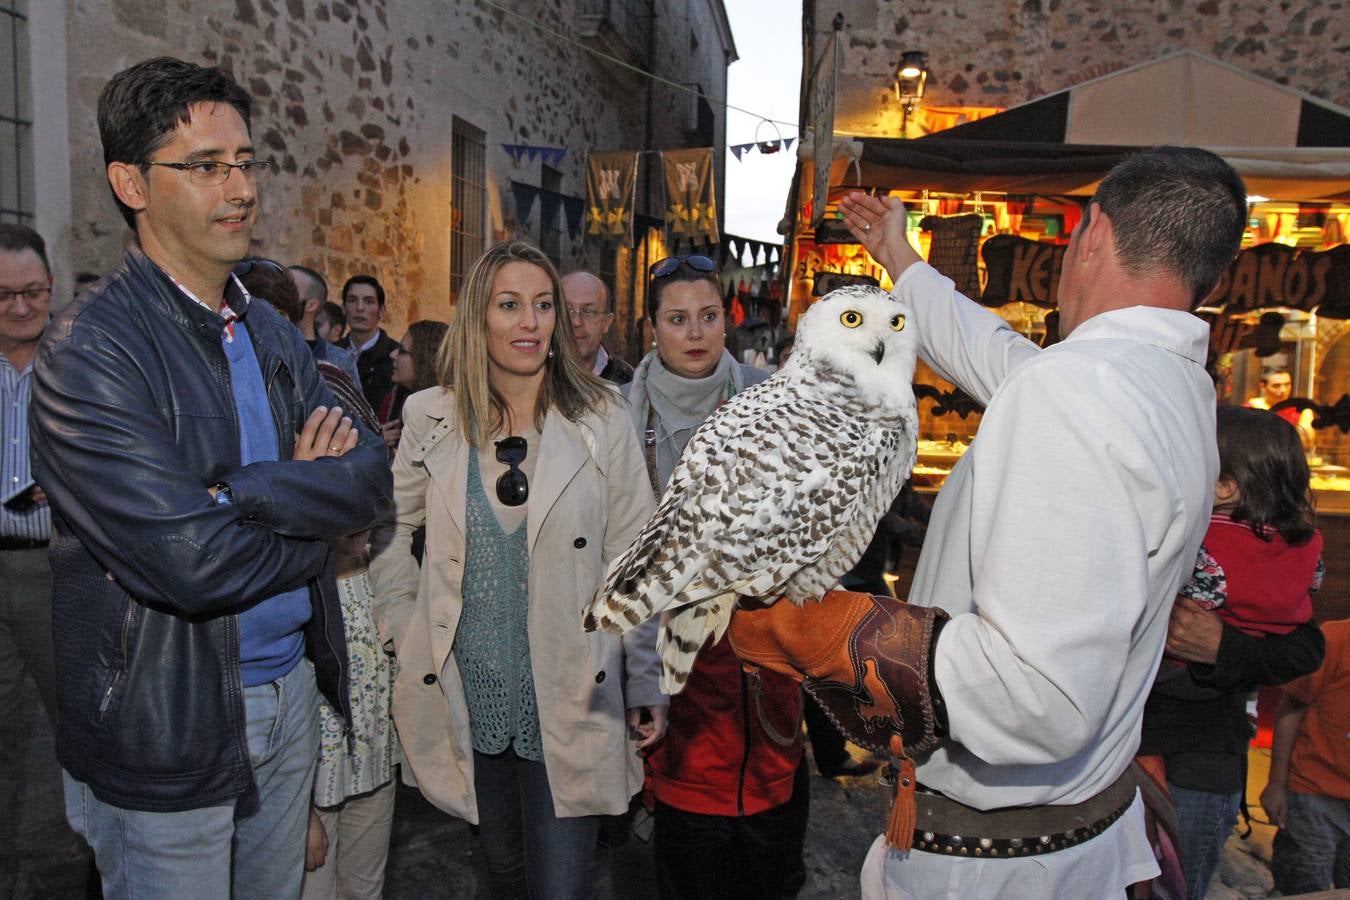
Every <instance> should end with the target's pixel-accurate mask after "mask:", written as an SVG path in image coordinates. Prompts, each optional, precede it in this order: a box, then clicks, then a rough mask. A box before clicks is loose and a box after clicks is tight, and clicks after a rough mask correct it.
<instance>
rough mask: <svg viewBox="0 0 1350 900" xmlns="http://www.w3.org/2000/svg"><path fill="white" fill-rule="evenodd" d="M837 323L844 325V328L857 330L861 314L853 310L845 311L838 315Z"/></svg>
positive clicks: (860, 322) (860, 321)
mask: <svg viewBox="0 0 1350 900" xmlns="http://www.w3.org/2000/svg"><path fill="white" fill-rule="evenodd" d="M839 321H840V322H842V323H843V324H844V327H845V328H857V327H858V326H859V325H861V324H862V313H860V312H858V311H857V310H853V309H850V310H846V311H845V312H843V313H841V314H840V315H839Z"/></svg>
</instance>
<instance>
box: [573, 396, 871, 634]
mask: <svg viewBox="0 0 1350 900" xmlns="http://www.w3.org/2000/svg"><path fill="white" fill-rule="evenodd" d="M888 443H895V440H894V438H888V437H886V435H885V432H884V431H882V430H880V429H876V428H875V427H874V426H871V427H869V426H867V425H866V424H862V423H859V422H858V421H857V420H856V419H855V418H854V417H849V416H842V415H840V413H839V411H838V409H837V408H836V407H833V406H831V405H830V404H827V403H825V402H822V401H821V400H819V399H817V398H815V397H813V396H809V395H807V394H805V393H803V392H801V391H800V389H799V388H798V387H797V386H796V384H795V383H792V382H787V383H775V381H773V380H771V381H769V382H766V383H765V384H763V385H761V386H759V387H758V388H755V389H752V390H750V391H746V392H744V393H742V394H739V395H737V396H736V397H735V398H733V399H732V400H731V401H729V402H728V403H727V404H725V405H723V407H722V408H721V409H719V410H718V412H717V414H715V415H714V416H712V417H710V418H709V419H708V420H707V421H706V422H705V423H704V424H703V426H702V427H701V428H699V430H698V431H697V432H696V433H695V434H694V436H693V438H692V439H691V440H690V443H689V447H688V448H687V449H686V450H685V454H684V456H683V458H682V459H681V461H680V464H679V466H678V467H677V468H676V470H675V472H674V474H673V475H672V477H671V482H670V485H669V487H668V489H667V491H666V494H665V496H664V497H663V498H662V501H661V503H660V505H659V507H658V509H657V512H656V514H655V515H654V516H653V517H652V519H651V521H649V522H648V524H647V526H646V527H645V528H644V529H643V531H642V532H641V533H640V534H639V535H638V537H637V539H636V540H635V541H634V542H633V545H632V546H631V547H630V548H629V549H628V551H627V552H625V553H624V554H623V555H622V556H621V557H619V558H618V559H617V560H615V561H614V563H613V564H611V566H610V569H609V572H608V574H607V577H606V579H605V583H604V585H603V586H602V587H601V589H600V590H599V591H598V592H597V595H596V599H595V601H594V602H593V604H592V606H591V611H590V613H591V616H592V617H593V621H594V623H595V624H599V625H600V626H601V627H605V628H607V629H610V630H616V631H623V630H627V629H628V628H631V627H633V626H635V625H637V624H638V623H640V622H642V621H644V620H645V619H647V618H650V617H651V616H652V615H654V614H656V613H658V612H661V611H663V610H673V609H678V608H680V607H684V606H688V605H690V604H701V603H703V602H704V601H708V600H712V599H715V598H724V597H726V598H730V600H731V601H732V603H730V604H729V603H724V602H719V603H718V604H716V605H715V607H713V608H715V609H717V610H718V612H719V614H718V615H716V617H715V618H716V621H713V622H710V623H709V626H710V627H709V629H708V632H707V633H709V634H715V635H719V636H720V634H721V633H722V631H723V630H725V628H726V622H727V620H728V619H729V616H730V608H731V605H732V604H734V600H735V598H736V597H738V596H751V597H764V598H771V597H776V596H778V594H779V593H781V591H782V589H783V587H784V586H785V585H786V584H787V582H788V581H789V579H790V578H791V577H792V575H793V574H794V573H795V572H796V571H797V570H799V569H800V568H801V567H803V566H805V565H809V564H812V563H814V562H816V561H817V560H819V559H821V558H822V557H823V556H824V555H825V554H826V553H827V552H828V551H829V550H830V548H831V546H832V545H833V543H834V542H835V540H836V539H837V537H838V534H839V532H840V531H841V530H843V529H845V528H847V527H848V526H849V525H850V524H855V523H857V522H858V521H859V518H860V517H865V518H866V517H870V522H869V525H868V527H875V523H876V519H877V518H878V517H879V516H880V512H881V510H871V509H869V508H868V507H869V506H870V505H872V504H871V503H870V501H869V498H868V497H867V496H865V490H866V488H867V486H868V485H871V484H874V483H875V476H876V473H877V471H878V470H879V469H881V468H882V467H884V466H885V465H887V464H888V463H889V457H890V456H893V452H894V451H893V449H892V448H888V447H887V446H885V445H886V444H888ZM859 552H861V548H859ZM854 561H856V560H851V561H850V560H842V561H841V562H840V565H841V566H842V568H840V569H839V573H838V574H842V572H843V571H846V570H847V569H848V567H849V566H850V565H852V562H854ZM836 577H837V575H836ZM713 608H710V609H709V611H707V612H701V613H699V614H698V617H699V618H705V617H708V612H711V610H712V609H713ZM723 610H724V611H725V612H724V614H723V613H722V611H723Z"/></svg>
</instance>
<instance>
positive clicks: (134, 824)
mask: <svg viewBox="0 0 1350 900" xmlns="http://www.w3.org/2000/svg"><path fill="white" fill-rule="evenodd" d="M244 714H245V718H246V719H247V721H248V750H249V756H250V757H251V760H252V763H253V778H254V781H256V782H257V785H258V801H259V802H258V808H257V809H256V810H255V811H254V812H253V814H252V815H249V816H246V817H244V818H240V819H236V818H235V803H234V802H230V803H226V804H222V805H220V806H207V807H203V808H201V809H189V810H182V811H180V812H145V811H142V810H134V809H122V808H121V807H117V806H113V805H111V804H109V803H104V802H103V801H102V800H99V799H98V798H97V797H95V796H94V792H93V791H92V790H90V789H89V787H88V786H87V785H85V784H83V783H81V782H79V781H76V780H75V779H74V778H72V777H71V776H70V775H69V773H67V774H66V775H65V786H66V818H67V819H69V820H70V824H71V826H72V827H73V828H74V829H75V830H76V831H77V832H79V833H80V834H81V835H83V836H84V838H85V839H86V840H87V841H89V843H90V845H91V846H92V847H93V848H94V858H95V860H96V862H97V863H98V870H99V874H100V875H101V876H102V878H103V896H104V897H106V898H109V900H121V898H135V900H139V898H142V897H145V898H150V897H193V898H218V900H226V898H230V897H232V896H233V897H239V898H246V900H251V898H255V897H268V898H279V900H284V898H295V897H299V896H300V883H301V879H302V878H303V877H304V874H305V830H306V828H307V827H308V825H309V800H310V796H311V792H312V789H313V786H314V768H315V766H316V764H317V762H318V757H319V696H318V691H317V690H316V689H315V686H314V670H313V669H312V668H311V667H310V665H309V664H308V663H307V662H303V661H302V662H300V663H299V664H298V665H296V667H295V668H293V669H291V671H290V672H288V673H287V674H286V675H283V676H282V677H281V678H279V679H277V680H276V681H273V682H270V683H268V684H260V685H257V686H255V687H250V688H245V689H244Z"/></svg>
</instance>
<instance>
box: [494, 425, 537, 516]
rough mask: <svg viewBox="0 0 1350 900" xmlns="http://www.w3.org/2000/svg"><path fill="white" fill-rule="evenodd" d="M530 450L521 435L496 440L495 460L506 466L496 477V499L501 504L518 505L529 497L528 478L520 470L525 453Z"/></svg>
mask: <svg viewBox="0 0 1350 900" xmlns="http://www.w3.org/2000/svg"><path fill="white" fill-rule="evenodd" d="M529 450H530V447H529V444H527V443H526V442H525V439H524V438H523V437H519V436H515V437H509V438H503V439H502V440H500V441H497V462H499V463H505V464H506V465H507V466H509V467H510V468H508V469H507V470H506V471H505V472H503V473H502V474H501V477H500V478H498V479H497V499H498V500H500V501H501V504H502V505H503V506H520V505H521V504H522V503H524V502H525V501H526V500H529V499H530V479H528V478H526V477H525V473H524V472H522V471H520V464H521V463H523V462H524V461H525V454H526V453H528V452H529Z"/></svg>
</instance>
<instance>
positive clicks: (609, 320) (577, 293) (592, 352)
mask: <svg viewBox="0 0 1350 900" xmlns="http://www.w3.org/2000/svg"><path fill="white" fill-rule="evenodd" d="M562 289H563V299H564V301H565V302H566V305H567V316H568V318H569V319H571V321H572V339H573V340H574V341H575V342H576V345H577V351H578V352H579V353H580V354H581V359H582V361H583V362H585V363H586V365H588V366H590V367H591V371H592V372H593V373H595V374H596V375H598V376H600V377H601V378H603V379H605V380H606V381H612V382H614V383H615V384H627V383H628V382H630V381H632V380H633V367H632V366H630V365H629V364H628V363H626V362H624V361H623V360H621V359H619V358H618V357H617V356H610V355H609V353H608V351H606V350H605V345H604V343H602V342H603V341H604V339H605V335H607V334H609V326H611V325H613V324H614V309H613V307H611V306H610V303H609V289H608V288H606V287H605V283H604V282H603V281H601V280H600V279H599V278H597V277H595V276H594V275H592V274H591V273H590V272H571V273H568V274H567V275H564V276H563V279H562Z"/></svg>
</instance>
